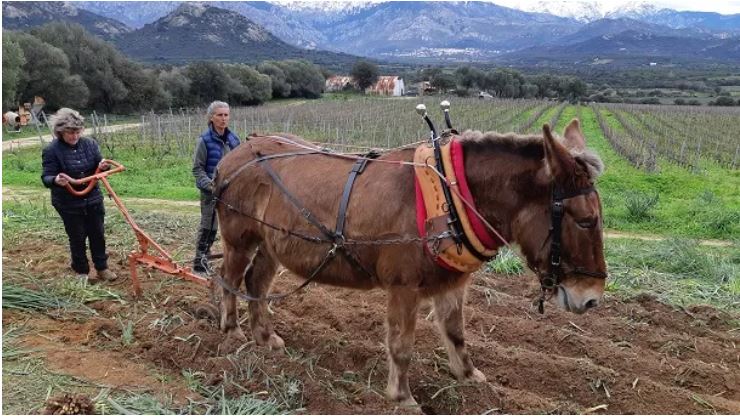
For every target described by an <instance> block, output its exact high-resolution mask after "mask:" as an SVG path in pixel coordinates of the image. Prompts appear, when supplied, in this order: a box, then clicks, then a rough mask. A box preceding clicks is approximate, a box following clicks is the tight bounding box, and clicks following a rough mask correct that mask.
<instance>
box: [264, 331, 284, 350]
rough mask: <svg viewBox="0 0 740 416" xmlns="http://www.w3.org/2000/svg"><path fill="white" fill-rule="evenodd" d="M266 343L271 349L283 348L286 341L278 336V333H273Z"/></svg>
mask: <svg viewBox="0 0 740 416" xmlns="http://www.w3.org/2000/svg"><path fill="white" fill-rule="evenodd" d="M265 345H266V346H267V347H268V348H269V349H271V350H282V349H283V347H285V341H283V339H282V338H280V337H279V336H278V334H275V333H272V334H270V337H269V338H268V339H267V343H265Z"/></svg>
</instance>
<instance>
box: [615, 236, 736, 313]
mask: <svg viewBox="0 0 740 416" xmlns="http://www.w3.org/2000/svg"><path fill="white" fill-rule="evenodd" d="M605 254H606V259H607V264H608V270H609V280H608V282H607V283H608V284H607V290H608V291H610V292H613V293H617V294H620V295H633V294H637V293H641V292H649V293H651V294H654V295H656V296H657V297H658V299H659V300H661V301H662V302H665V303H668V304H674V305H684V306H685V305H691V304H710V305H714V306H716V307H718V308H721V309H726V310H731V311H734V312H740V249H738V248H737V246H731V247H710V246H700V245H698V244H696V241H693V240H685V239H670V240H664V241H639V240H633V239H610V240H607V242H606V244H605Z"/></svg>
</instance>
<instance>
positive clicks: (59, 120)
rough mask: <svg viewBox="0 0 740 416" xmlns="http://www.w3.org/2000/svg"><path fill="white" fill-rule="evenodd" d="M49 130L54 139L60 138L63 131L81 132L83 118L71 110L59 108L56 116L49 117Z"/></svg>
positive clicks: (83, 122) (83, 126)
mask: <svg viewBox="0 0 740 416" xmlns="http://www.w3.org/2000/svg"><path fill="white" fill-rule="evenodd" d="M49 122H50V124H51V129H52V130H53V131H54V135H55V136H56V137H61V135H62V132H63V131H64V130H83V129H84V128H85V117H82V116H81V115H80V113H79V112H77V111H75V110H73V109H71V108H66V107H65V108H60V109H59V111H57V113H56V114H54V115H53V116H51V117H50V119H49Z"/></svg>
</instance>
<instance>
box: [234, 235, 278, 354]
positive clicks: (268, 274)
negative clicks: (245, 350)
mask: <svg viewBox="0 0 740 416" xmlns="http://www.w3.org/2000/svg"><path fill="white" fill-rule="evenodd" d="M276 271H277V262H275V260H274V259H272V257H270V256H269V255H268V254H267V251H266V249H265V247H264V246H260V247H259V248H258V249H257V254H256V255H255V256H254V260H252V265H251V266H250V267H249V269H248V270H247V272H246V274H245V275H244V282H245V283H246V285H247V293H249V295H250V296H253V297H256V298H262V297H265V296H267V295H268V294H269V293H270V286H272V279H273V278H274V277H275V272H276ZM249 324H250V326H251V327H252V335H253V336H254V340H255V341H256V342H257V344H258V345H265V346H267V347H269V348H271V349H273V348H274V349H280V348H283V346H284V345H285V342H283V339H282V338H280V337H279V336H278V334H276V333H275V330H274V329H273V327H272V322H271V321H270V315H269V312H268V311H267V302H266V301H260V302H249Z"/></svg>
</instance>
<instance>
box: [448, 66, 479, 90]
mask: <svg viewBox="0 0 740 416" xmlns="http://www.w3.org/2000/svg"><path fill="white" fill-rule="evenodd" d="M455 77H456V78H457V85H460V86H461V87H463V88H467V89H474V88H475V89H479V90H480V89H483V85H484V84H485V78H486V74H485V73H484V72H483V71H481V70H480V69H478V68H472V67H469V66H462V67H460V68H457V70H455Z"/></svg>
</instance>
